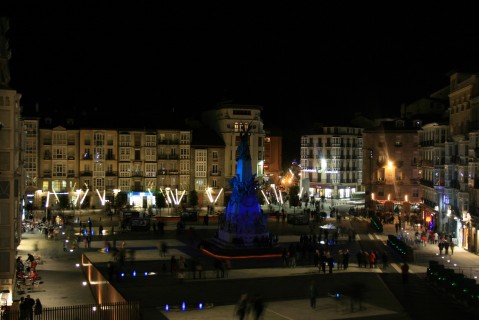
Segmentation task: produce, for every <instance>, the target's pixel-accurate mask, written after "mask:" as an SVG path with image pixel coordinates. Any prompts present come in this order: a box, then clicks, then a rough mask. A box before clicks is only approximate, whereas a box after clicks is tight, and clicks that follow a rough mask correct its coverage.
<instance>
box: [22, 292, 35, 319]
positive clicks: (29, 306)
mask: <svg viewBox="0 0 479 320" xmlns="http://www.w3.org/2000/svg"><path fill="white" fill-rule="evenodd" d="M24 304H25V311H26V313H25V319H28V320H33V307H34V306H35V300H34V299H33V298H32V297H30V295H29V294H27V297H26V298H25V301H24Z"/></svg>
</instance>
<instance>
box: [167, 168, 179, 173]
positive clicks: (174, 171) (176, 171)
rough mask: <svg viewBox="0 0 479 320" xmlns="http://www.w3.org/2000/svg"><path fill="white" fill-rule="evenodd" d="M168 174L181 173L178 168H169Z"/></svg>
mask: <svg viewBox="0 0 479 320" xmlns="http://www.w3.org/2000/svg"><path fill="white" fill-rule="evenodd" d="M168 174H180V172H179V171H178V170H175V169H171V170H168Z"/></svg>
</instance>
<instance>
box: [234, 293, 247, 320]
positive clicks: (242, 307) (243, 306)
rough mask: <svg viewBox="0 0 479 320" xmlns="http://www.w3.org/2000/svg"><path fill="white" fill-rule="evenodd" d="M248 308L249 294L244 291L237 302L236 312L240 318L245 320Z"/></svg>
mask: <svg viewBox="0 0 479 320" xmlns="http://www.w3.org/2000/svg"><path fill="white" fill-rule="evenodd" d="M247 310H248V294H246V293H243V294H242V295H241V296H240V299H239V301H238V302H237V303H236V307H235V313H236V315H237V316H238V319H239V320H244V319H245V317H246V311H247Z"/></svg>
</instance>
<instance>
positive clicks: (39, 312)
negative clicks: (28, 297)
mask: <svg viewBox="0 0 479 320" xmlns="http://www.w3.org/2000/svg"><path fill="white" fill-rule="evenodd" d="M33 312H34V314H35V318H40V317H41V316H42V312H43V306H42V303H41V301H40V299H39V298H36V299H35V305H34V306H33Z"/></svg>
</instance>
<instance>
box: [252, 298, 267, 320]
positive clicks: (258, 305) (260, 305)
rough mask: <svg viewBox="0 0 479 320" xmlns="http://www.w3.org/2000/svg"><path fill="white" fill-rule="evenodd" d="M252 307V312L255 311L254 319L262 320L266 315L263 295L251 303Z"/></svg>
mask: <svg viewBox="0 0 479 320" xmlns="http://www.w3.org/2000/svg"><path fill="white" fill-rule="evenodd" d="M250 305H251V306H252V309H253V310H252V311H253V319H254V320H260V319H262V317H263V313H264V302H263V297H262V296H261V295H259V294H258V295H256V296H255V297H254V298H253V299H252V301H251V302H250Z"/></svg>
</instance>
